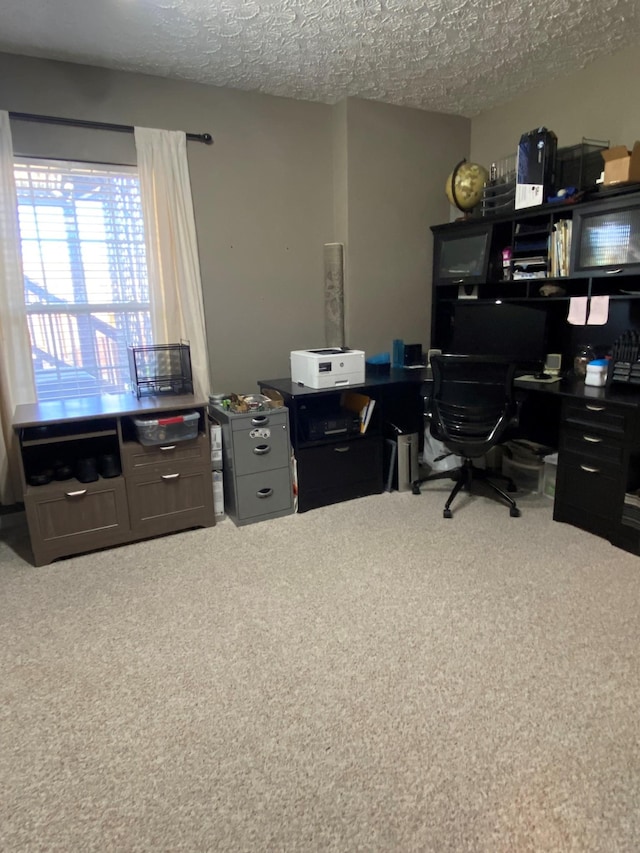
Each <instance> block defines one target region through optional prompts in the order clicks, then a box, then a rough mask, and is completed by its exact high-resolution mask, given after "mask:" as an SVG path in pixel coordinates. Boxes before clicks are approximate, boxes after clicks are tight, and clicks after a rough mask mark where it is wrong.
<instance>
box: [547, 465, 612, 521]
mask: <svg viewBox="0 0 640 853" xmlns="http://www.w3.org/2000/svg"><path fill="white" fill-rule="evenodd" d="M555 500H556V503H559V504H563V505H567V506H570V507H573V508H574V509H577V510H584V511H585V512H587V513H590V514H592V515H594V516H597V517H600V518H608V519H614V520H615V519H617V520H619V519H620V518H621V515H622V502H623V500H624V482H623V478H622V476H621V475H619V476H615V475H613V476H612V475H611V474H609V473H607V471H606V468H605V467H599V466H598V465H597V464H594V465H588V464H586V463H574V462H573V459H571V461H570V462H568V463H567V462H562V461H561V463H560V464H559V465H558V473H557V477H556V497H555Z"/></svg>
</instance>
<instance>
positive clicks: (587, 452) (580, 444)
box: [560, 429, 623, 467]
mask: <svg viewBox="0 0 640 853" xmlns="http://www.w3.org/2000/svg"><path fill="white" fill-rule="evenodd" d="M560 452H561V453H563V452H564V453H572V454H576V455H577V456H579V457H580V458H581V459H582V460H583V461H586V462H590V461H595V462H602V463H605V464H606V463H608V465H609V466H612V467H618V466H620V465H622V459H623V445H622V443H621V442H620V441H616V439H615V438H612V437H610V436H607V435H603V434H600V433H598V432H596V431H595V430H593V431H591V432H590V431H589V430H588V429H587V430H575V429H564V430H562V432H561V434H560Z"/></svg>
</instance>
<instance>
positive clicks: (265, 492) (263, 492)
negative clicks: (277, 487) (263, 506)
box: [256, 489, 273, 498]
mask: <svg viewBox="0 0 640 853" xmlns="http://www.w3.org/2000/svg"><path fill="white" fill-rule="evenodd" d="M272 494H273V489H258V491H257V492H256V497H259V498H270V497H271V495H272Z"/></svg>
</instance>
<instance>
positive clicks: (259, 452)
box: [253, 444, 271, 456]
mask: <svg viewBox="0 0 640 853" xmlns="http://www.w3.org/2000/svg"><path fill="white" fill-rule="evenodd" d="M253 452H254V453H255V455H256V456H264V455H265V454H267V453H270V452H271V445H270V444H258V445H256V446H255V447H254V448H253Z"/></svg>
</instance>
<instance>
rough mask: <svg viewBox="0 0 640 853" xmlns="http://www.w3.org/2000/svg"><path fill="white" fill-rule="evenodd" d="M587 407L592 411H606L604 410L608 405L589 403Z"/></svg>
mask: <svg viewBox="0 0 640 853" xmlns="http://www.w3.org/2000/svg"><path fill="white" fill-rule="evenodd" d="M585 408H586V409H588V410H589V411H590V412H604V410H605V409H606V408H607V407H606V406H589V405H587V406H585Z"/></svg>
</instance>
